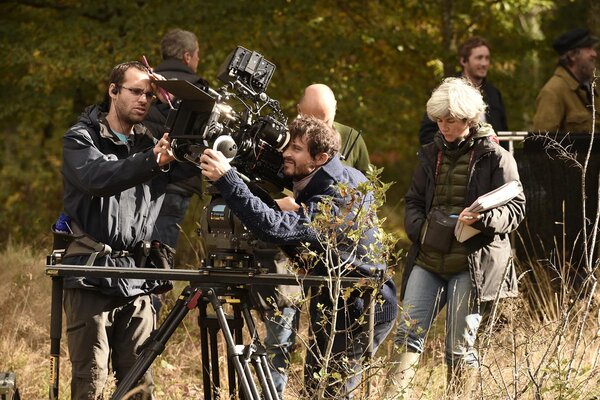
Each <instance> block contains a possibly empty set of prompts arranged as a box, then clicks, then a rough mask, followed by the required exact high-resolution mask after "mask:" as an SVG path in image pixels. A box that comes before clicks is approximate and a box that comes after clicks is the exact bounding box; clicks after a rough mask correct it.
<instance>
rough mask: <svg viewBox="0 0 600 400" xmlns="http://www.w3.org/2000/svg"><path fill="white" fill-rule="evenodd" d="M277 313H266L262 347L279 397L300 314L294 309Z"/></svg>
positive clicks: (281, 392) (286, 309)
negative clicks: (265, 335) (265, 352)
mask: <svg viewBox="0 0 600 400" xmlns="http://www.w3.org/2000/svg"><path fill="white" fill-rule="evenodd" d="M279 312H280V314H279V313H277V315H275V312H273V311H270V312H267V314H266V318H265V328H266V331H267V337H266V338H265V341H264V345H265V348H266V350H267V359H268V360H269V370H270V372H271V377H272V378H273V382H274V383H275V388H276V389H277V393H279V396H280V397H282V396H281V395H282V394H283V390H284V389H285V385H286V384H287V381H288V376H287V373H286V369H287V367H288V365H289V363H290V353H291V352H292V347H294V344H295V343H296V330H297V327H298V321H297V318H298V317H299V316H300V313H299V312H298V310H297V309H296V308H295V307H282V308H280V309H279Z"/></svg>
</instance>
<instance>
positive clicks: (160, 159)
mask: <svg viewBox="0 0 600 400" xmlns="http://www.w3.org/2000/svg"><path fill="white" fill-rule="evenodd" d="M153 152H154V156H155V157H156V163H157V164H158V165H159V166H161V167H162V166H164V165H166V164H168V163H170V162H171V161H173V160H174V159H175V157H173V151H172V150H171V139H169V134H168V133H165V134H164V135H163V137H162V138H160V140H159V141H158V142H157V143H156V145H155V146H154V149H153Z"/></svg>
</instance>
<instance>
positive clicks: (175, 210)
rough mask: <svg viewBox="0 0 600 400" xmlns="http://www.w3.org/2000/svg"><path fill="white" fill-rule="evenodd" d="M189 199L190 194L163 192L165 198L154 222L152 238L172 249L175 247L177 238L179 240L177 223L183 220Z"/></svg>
mask: <svg viewBox="0 0 600 400" xmlns="http://www.w3.org/2000/svg"><path fill="white" fill-rule="evenodd" d="M191 199H192V196H182V195H181V194H178V193H167V194H165V200H164V201H163V204H162V207H161V209H160V213H159V214H158V218H157V219H156V223H155V224H154V231H153V232H152V239H158V240H160V241H161V242H163V243H165V244H168V245H169V246H171V247H172V248H174V249H175V248H176V247H177V240H179V228H178V227H177V224H181V221H183V217H185V212H186V211H187V209H188V206H189V205H190V200H191Z"/></svg>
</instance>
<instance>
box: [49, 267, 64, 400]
mask: <svg viewBox="0 0 600 400" xmlns="http://www.w3.org/2000/svg"><path fill="white" fill-rule="evenodd" d="M62 297H63V278H62V276H54V277H52V304H51V308H50V310H51V311H50V399H51V400H53V399H58V379H59V369H60V338H61V333H62Z"/></svg>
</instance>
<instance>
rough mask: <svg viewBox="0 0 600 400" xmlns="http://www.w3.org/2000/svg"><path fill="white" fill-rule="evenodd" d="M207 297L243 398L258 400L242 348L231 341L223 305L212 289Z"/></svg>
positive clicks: (231, 337)
mask: <svg viewBox="0 0 600 400" xmlns="http://www.w3.org/2000/svg"><path fill="white" fill-rule="evenodd" d="M207 294H208V297H209V299H210V302H211V304H212V306H213V309H214V311H215V314H216V315H217V319H218V320H219V324H221V331H222V332H223V337H224V338H225V342H226V343H227V355H228V357H229V359H230V360H231V362H233V365H234V367H235V371H236V372H237V376H238V380H239V386H240V389H241V390H242V393H243V395H244V398H245V399H246V400H259V399H260V396H259V394H258V390H257V389H256V386H255V385H254V382H253V381H252V379H249V377H250V378H251V373H250V368H249V367H248V363H245V365H243V364H242V361H241V358H242V357H241V356H242V354H243V346H236V344H235V341H234V340H233V336H232V335H231V331H230V330H229V326H228V324H227V318H226V317H225V312H224V311H223V305H222V304H221V302H220V301H219V299H218V298H217V295H216V293H215V291H214V290H213V289H209V290H208V292H207Z"/></svg>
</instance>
